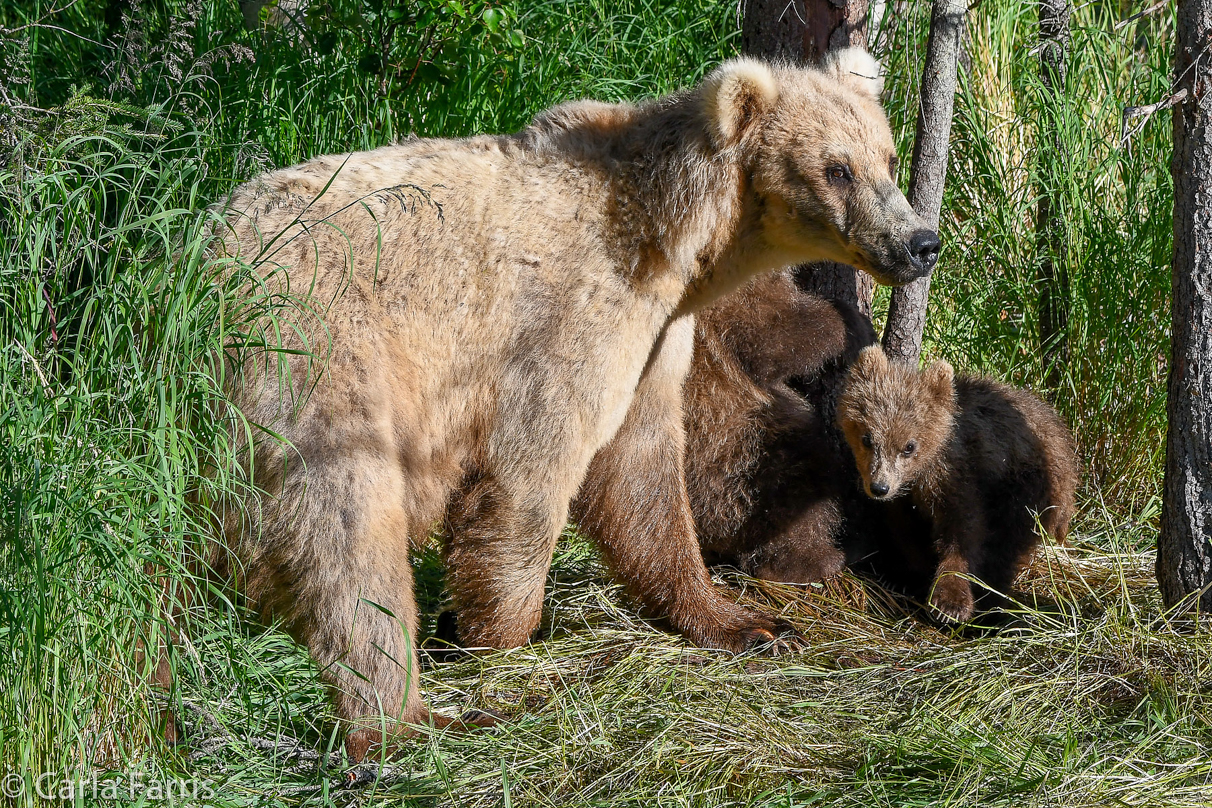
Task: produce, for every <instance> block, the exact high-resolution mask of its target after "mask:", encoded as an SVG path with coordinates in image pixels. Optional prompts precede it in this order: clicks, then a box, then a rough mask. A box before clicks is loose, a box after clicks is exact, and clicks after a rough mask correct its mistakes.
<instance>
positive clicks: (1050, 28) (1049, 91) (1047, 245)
mask: <svg viewBox="0 0 1212 808" xmlns="http://www.w3.org/2000/svg"><path fill="white" fill-rule="evenodd" d="M1069 13H1070V8H1069V2H1068V0H1040V3H1039V45H1040V50H1039V68H1040V70H1039V72H1040V80H1041V82H1042V84H1043V98H1042V103H1041V105H1040V123H1041V129H1042V131H1041V132H1040V149H1039V150H1038V151H1039V160H1040V165H1039V168H1040V185H1041V187H1040V189H1039V190H1040V194H1039V203H1038V209H1037V212H1036V218H1035V238H1036V252H1037V254H1038V256H1039V259H1038V260H1039V264H1038V267H1037V282H1038V285H1039V338H1040V347H1041V348H1042V349H1043V350H1042V354H1043V359H1044V372H1045V379H1047V383H1048V386H1049V387H1051V388H1053V389H1056V388H1058V387H1060V384H1061V378H1062V375H1063V373H1064V369H1065V366H1066V365H1068V363H1069V344H1068V337H1067V335H1068V331H1069V267H1068V263H1069V262H1068V254H1069V233H1068V228H1067V227H1066V224H1065V207H1064V201H1063V198H1064V195H1063V193H1062V192H1061V190H1062V189H1061V183H1062V180H1063V177H1064V172H1065V163H1066V157H1065V144H1064V139H1063V138H1062V137H1061V125H1062V117H1063V104H1064V103H1065V72H1066V64H1065V63H1066V61H1067V59H1068V55H1069Z"/></svg>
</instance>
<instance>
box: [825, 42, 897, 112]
mask: <svg viewBox="0 0 1212 808" xmlns="http://www.w3.org/2000/svg"><path fill="white" fill-rule="evenodd" d="M821 69H822V70H824V71H825V72H826V73H830V74H832V75H833V77H834V78H836V79H837V80H838V82H840V83H841V84H844V85H846V86H847V87H849V88H850V89H852V90H854V91H855V92H857V93H861V94H863V95H865V96H868V97H869V98H872V99H874V100H876V101H879V100H880V94H881V93H882V92H884V70H883V68H882V67H881V66H880V63H879V62H877V61H876V60H875V57H874V56H872V55H871V54H870V53H867V51H865V50H864V49H862V48H841V49H840V50H835V51H830V52H829V53H828V54H827V55H826V56H825V61H824V62H822V63H821Z"/></svg>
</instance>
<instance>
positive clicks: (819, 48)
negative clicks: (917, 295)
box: [741, 0, 875, 317]
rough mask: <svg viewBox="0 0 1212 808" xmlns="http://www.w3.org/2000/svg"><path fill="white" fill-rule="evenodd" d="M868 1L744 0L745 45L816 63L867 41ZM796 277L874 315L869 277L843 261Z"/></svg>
mask: <svg viewBox="0 0 1212 808" xmlns="http://www.w3.org/2000/svg"><path fill="white" fill-rule="evenodd" d="M869 8H870V5H869V0H745V1H744V5H743V10H744V16H743V21H742V23H741V50H743V51H744V52H745V53H747V54H750V55H752V56H762V57H765V58H768V59H789V60H791V61H796V62H805V63H807V64H815V63H816V62H819V61H820V60H821V59H822V58H823V57H824V55H825V54H826V53H828V52H829V51H831V50H834V49H835V48H845V47H848V46H850V45H861V46H863V47H866V46H867V24H868V10H869ZM795 277H796V282H797V283H798V284H799V285H800V286H801V287H802V288H804V289H808V290H809V291H812V292H816V293H817V294H819V295H821V296H822V297H826V298H830V299H832V300H841V301H845V302H848V303H852V304H854V305H856V306H858V308H859V310H860V311H862V312H863V314H865V315H867V316H868V317H870V316H871V297H872V294H873V293H874V291H875V284H874V282H873V281H872V279H871V276H870V275H868V274H867V273H865V272H860V271H859V270H857V269H855V268H854V267H850V266H847V265H845V264H835V263H833V262H831V261H826V262H822V263H817V264H803V265H801V266H799V267H797V268H796V270H795Z"/></svg>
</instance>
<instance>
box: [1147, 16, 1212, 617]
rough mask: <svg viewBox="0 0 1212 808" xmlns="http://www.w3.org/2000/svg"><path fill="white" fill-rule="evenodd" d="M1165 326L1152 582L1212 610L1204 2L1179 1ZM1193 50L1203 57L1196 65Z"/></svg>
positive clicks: (1211, 69) (1208, 71) (1209, 151)
mask: <svg viewBox="0 0 1212 808" xmlns="http://www.w3.org/2000/svg"><path fill="white" fill-rule="evenodd" d="M1177 37H1178V43H1177V49H1176V52H1175V65H1174V67H1175V75H1176V76H1177V77H1178V87H1177V88H1176V89H1185V90H1186V91H1187V99H1186V101H1185V102H1184V103H1181V104H1179V105H1177V106H1175V107H1174V157H1173V162H1172V163H1171V166H1170V170H1171V173H1172V174H1173V177H1174V263H1173V266H1172V274H1173V285H1172V296H1173V323H1172V329H1173V330H1172V332H1171V339H1170V381H1169V402H1168V406H1169V415H1170V424H1169V428H1168V430H1167V433H1166V476H1165V483H1164V486H1163V488H1164V490H1163V500H1162V518H1161V535H1160V536H1159V537H1158V544H1157V580H1158V584H1159V585H1160V586H1161V594H1162V600H1163V602H1164V603H1165V604H1166V606H1167V607H1169V608H1174V607H1177V610H1178V611H1188V610H1191V609H1198V610H1199V611H1200V612H1208V611H1212V592H1210V591H1209V588H1210V587H1212V195H1210V194H1209V189H1212V107H1210V106H1209V105H1208V104H1206V103H1203V101H1204V99H1205V98H1207V96H1208V95H1209V93H1212V60H1210V59H1209V58H1208V54H1207V44H1206V43H1207V42H1208V41H1209V40H1210V39H1212V0H1179V3H1178V15H1177ZM1196 57H1201V58H1199V59H1198V62H1197V63H1195V64H1194V65H1193V62H1195V61H1196Z"/></svg>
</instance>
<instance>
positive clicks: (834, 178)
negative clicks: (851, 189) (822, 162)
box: [825, 163, 854, 185]
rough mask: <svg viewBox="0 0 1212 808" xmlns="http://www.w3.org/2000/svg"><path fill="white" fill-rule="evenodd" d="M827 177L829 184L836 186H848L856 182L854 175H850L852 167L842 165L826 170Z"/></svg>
mask: <svg viewBox="0 0 1212 808" xmlns="http://www.w3.org/2000/svg"><path fill="white" fill-rule="evenodd" d="M825 176H827V177H829V182H831V183H832V184H834V185H846V184H848V183H850V182H853V181H854V175H853V174H851V173H850V166H847V165H842V164H841V163H838V164H837V165H832V166H829V168H827V169H826V170H825Z"/></svg>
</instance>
